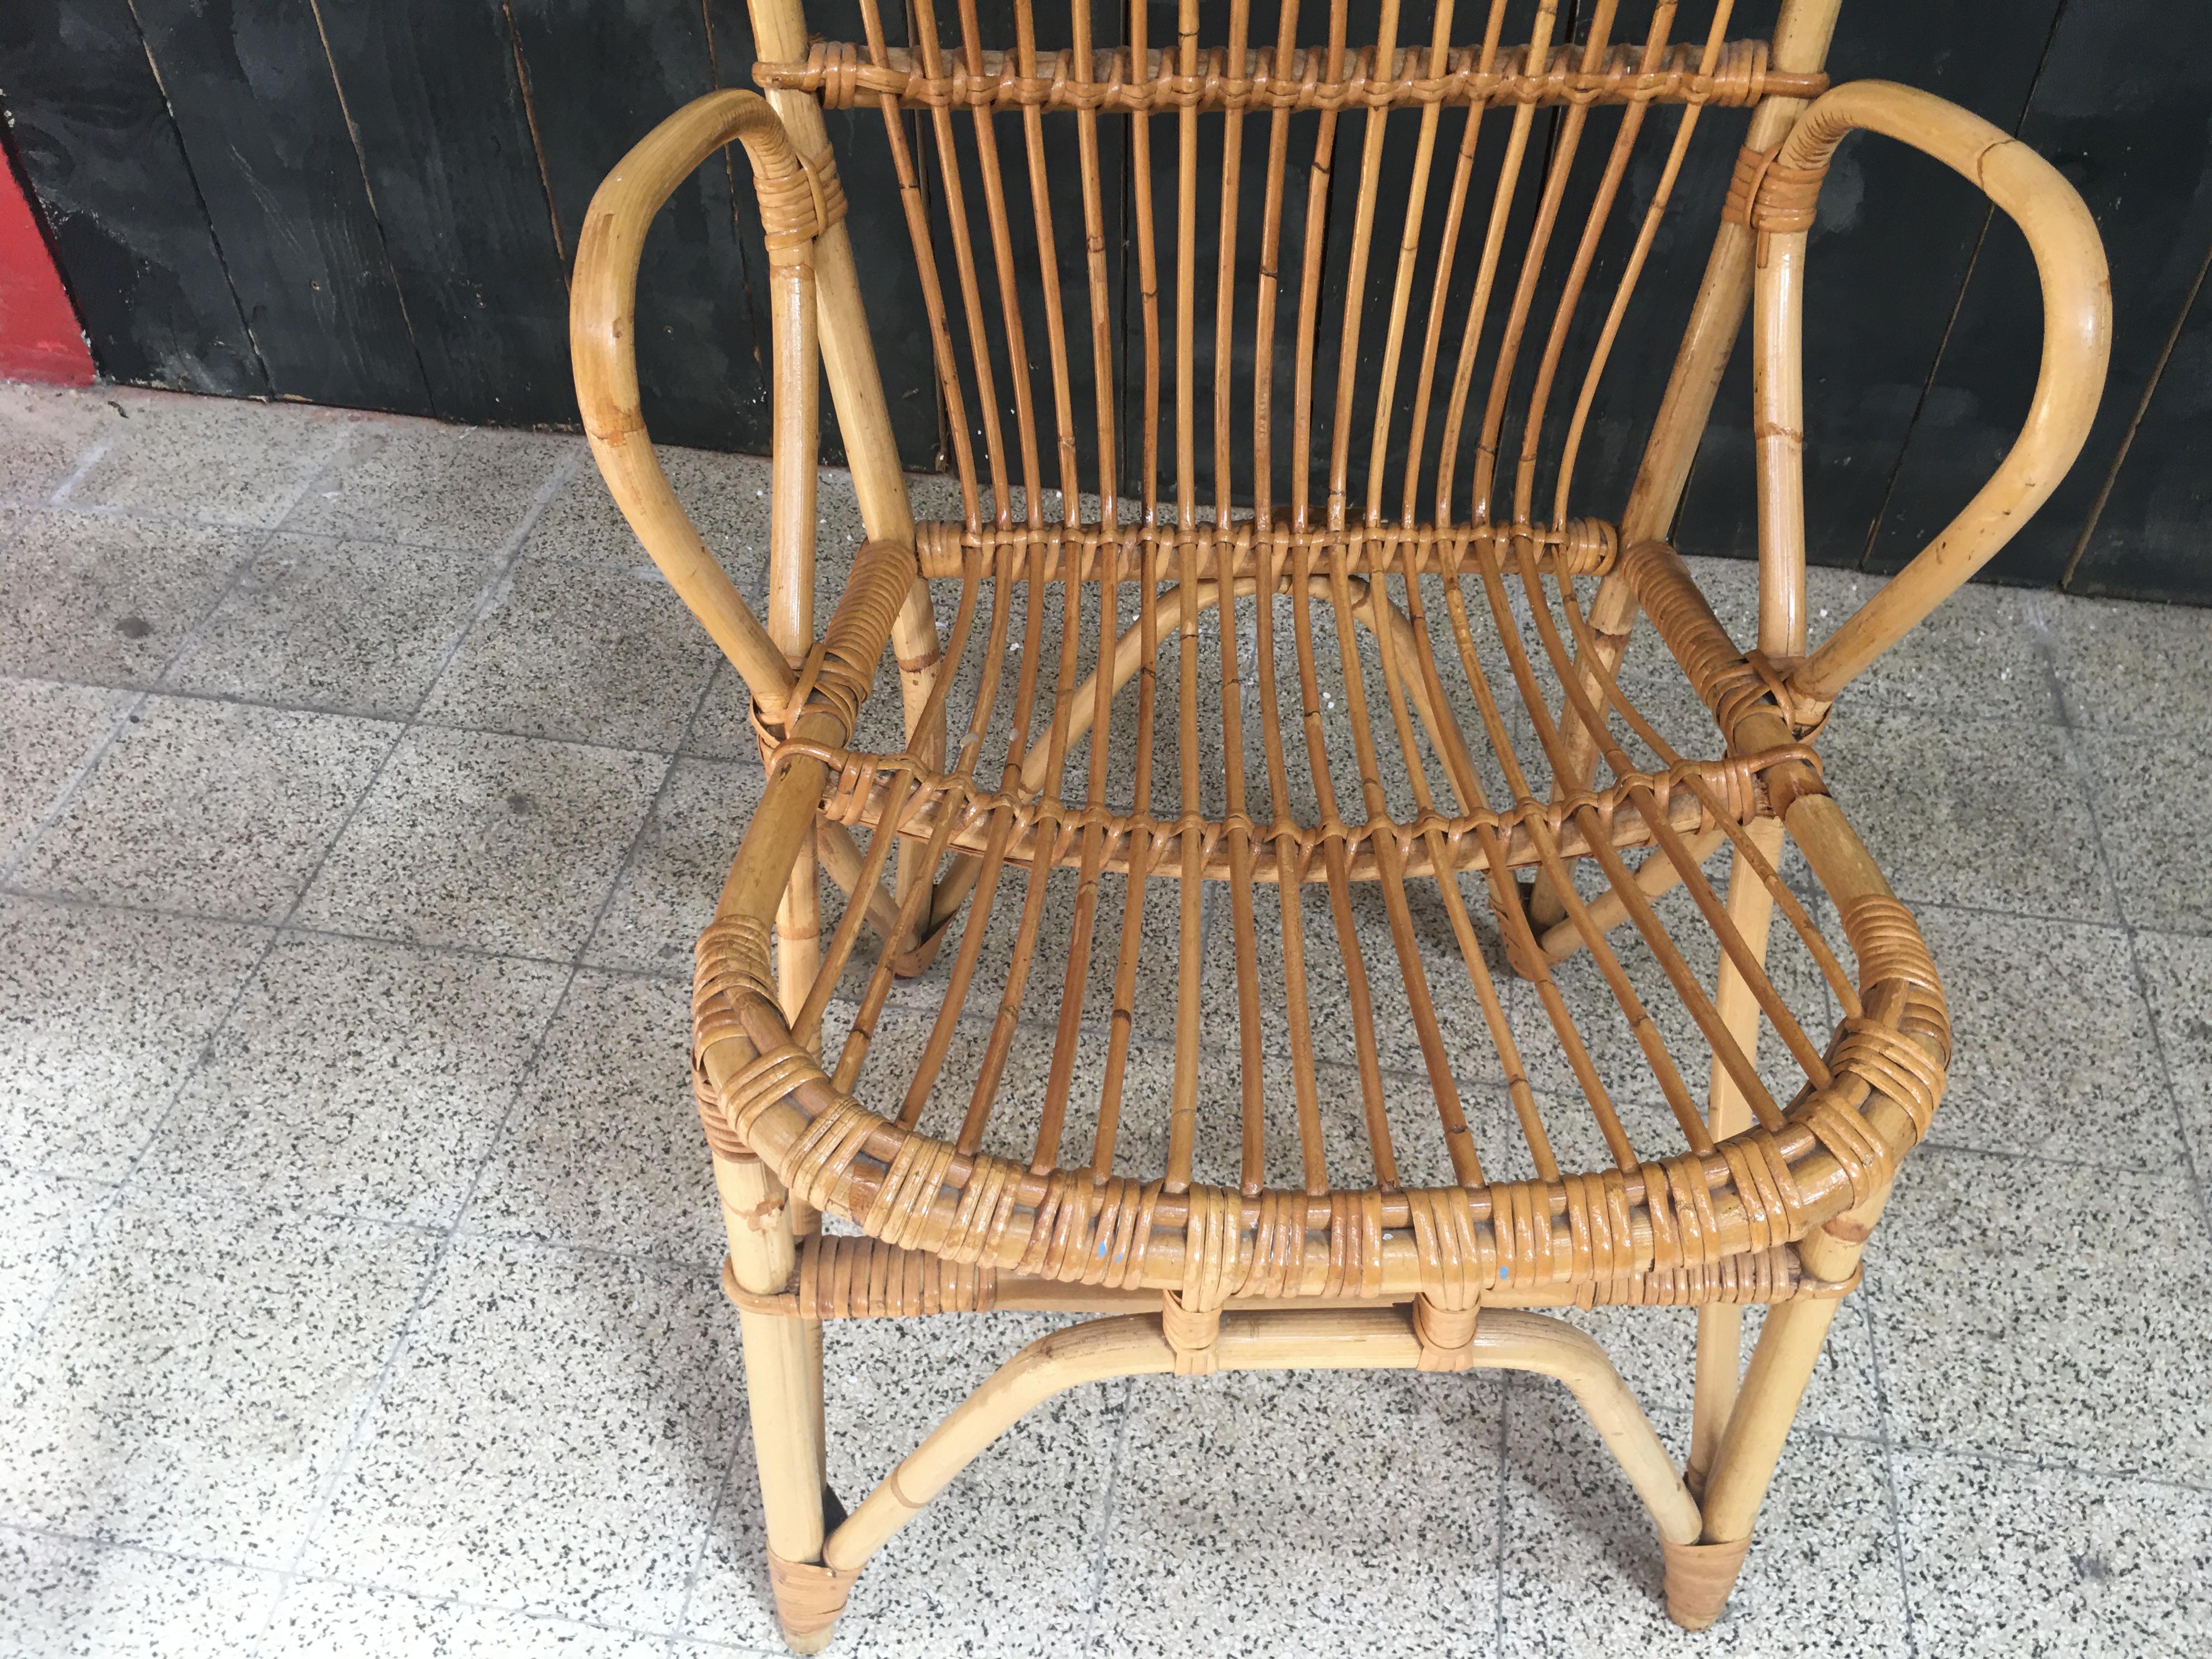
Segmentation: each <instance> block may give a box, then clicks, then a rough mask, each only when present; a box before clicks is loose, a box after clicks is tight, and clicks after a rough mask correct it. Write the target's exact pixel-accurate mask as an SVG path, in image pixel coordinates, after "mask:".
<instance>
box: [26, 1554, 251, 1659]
mask: <svg viewBox="0 0 2212 1659" xmlns="http://www.w3.org/2000/svg"><path fill="white" fill-rule="evenodd" d="M282 1583H283V1581H282V1580H281V1579H280V1578H279V1577H277V1575H276V1574H275V1573H273V1572H258V1571H254V1570H253V1569H252V1568H250V1567H234V1566H226V1565H222V1564H221V1563H218V1562H213V1561H195V1560H191V1559H187V1558H185V1557H183V1556H177V1555H162V1554H158V1553H155V1552H153V1551H150V1550H138V1549H130V1548H127V1547H122V1546H119V1545H114V1544H92V1543H86V1542H83V1541H79V1540H77V1539H73V1538H52V1537H48V1536H46V1535H44V1534H39V1533H32V1532H20V1531H17V1530H15V1528H9V1527H0V1644H4V1646H5V1650H6V1651H7V1652H8V1653H9V1655H11V1656H23V1659H32V1656H46V1655H52V1656H55V1659H59V1656H61V1655H64V1654H96V1655H100V1656H101V1659H108V1656H113V1659H126V1656H128V1659H204V1656H206V1655H210V1654H218V1653H240V1652H244V1651H246V1650H248V1649H249V1648H250V1647H251V1646H252V1643H253V1639H254V1637H255V1635H256V1634H257V1633H258V1632H259V1630H260V1628H261V1625H262V1621H263V1620H265V1619H266V1618H267V1617H268V1616H269V1609H270V1606H271V1605H272V1604H274V1602H275V1601H276V1594H277V1591H278V1589H279V1588H280V1587H281V1585H282Z"/></svg>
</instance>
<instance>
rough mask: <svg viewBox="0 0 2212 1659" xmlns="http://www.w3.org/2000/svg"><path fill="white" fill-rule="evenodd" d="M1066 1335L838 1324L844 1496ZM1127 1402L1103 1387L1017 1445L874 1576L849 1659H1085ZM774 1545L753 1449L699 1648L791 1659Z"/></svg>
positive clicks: (827, 1391) (1036, 1325)
mask: <svg viewBox="0 0 2212 1659" xmlns="http://www.w3.org/2000/svg"><path fill="white" fill-rule="evenodd" d="M956 1323H957V1324H958V1325H959V1326H961V1327H963V1328H960V1329H955V1328H952V1327H953V1326H954V1325H955V1324H956ZM1064 1323H1065V1321H1063V1320H1054V1319H1048V1318H1044V1317H1041V1316H1017V1315H1009V1314H994V1315H989V1316H977V1317H975V1318H972V1319H968V1320H962V1321H958V1322H952V1321H944V1320H933V1321H924V1322H912V1323H902V1322H889V1321H875V1320H867V1321H853V1322H848V1323H843V1324H836V1325H832V1326H830V1327H829V1328H828V1331H827V1332H826V1334H825V1337H824V1344H823V1374H824V1376H825V1379H826V1381H825V1386H824V1395H825V1416H826V1419H827V1421H828V1425H829V1484H830V1486H831V1487H832V1488H833V1489H834V1490H835V1491H836V1492H837V1493H838V1495H839V1496H840V1497H841V1498H843V1499H844V1501H845V1503H846V1505H847V1507H848V1508H850V1507H851V1506H853V1505H854V1504H858V1503H859V1502H860V1500H861V1499H862V1498H865V1497H866V1495H867V1494H868V1492H870V1491H872V1489H873V1487H874V1486H875V1484H876V1482H877V1481H878V1480H880V1479H881V1478H882V1477H883V1476H884V1474H887V1473H888V1472H889V1471H890V1468H892V1467H893V1465H895V1464H896V1462H898V1460H899V1459H900V1458H902V1457H904V1456H905V1455H907V1453H908V1452H909V1451H911V1450H912V1449H914V1447H915V1445H917V1444H918V1443H920V1442H921V1438H922V1437H923V1436H924V1435H926V1434H927V1432H928V1431H930V1430H931V1429H932V1428H933V1427H935V1426H936V1425H937V1424H938V1422H939V1421H940V1420H941V1419H943V1418H944V1416H945V1413H947V1412H949V1411H950V1410H951V1409H952V1407H954V1406H956V1405H957V1404H958V1403H959V1402H960V1401H962V1400H963V1399H964V1398H965V1397H966V1396H967V1395H968V1394H969V1392H970V1391H972V1390H973V1389H975V1387H976V1385H977V1384H979V1383H981V1382H982V1381H983V1380H984V1378H985V1377H987V1376H989V1375H990V1374H991V1372H992V1371H993V1370H994V1369H995V1368H996V1367H997V1366H998V1365H999V1364H1000V1362H1002V1361H1004V1360H1006V1359H1008V1358H1012V1356H1013V1355H1014V1353H1015V1352H1018V1350H1019V1349H1020V1348H1021V1347H1022V1346H1023V1345H1024V1344H1025V1343H1027V1342H1030V1341H1033V1340H1036V1338H1037V1337H1039V1336H1041V1335H1042V1334H1044V1333H1045V1332H1046V1331H1048V1330H1049V1329H1051V1328H1053V1327H1054V1326H1055V1325H1058V1324H1064ZM1122 1399H1123V1394H1122V1385H1121V1384H1120V1383H1093V1384H1090V1385H1087V1386H1085V1387H1083V1388H1079V1389H1072V1390H1070V1391H1069V1392H1067V1393H1066V1394H1063V1395H1057V1396H1055V1397H1054V1399H1052V1400H1050V1401H1047V1402H1046V1403H1044V1404H1043V1405H1042V1406H1039V1407H1037V1408H1036V1410H1034V1411H1032V1412H1031V1413H1030V1414H1029V1415H1028V1416H1027V1417H1024V1419H1021V1420H1020V1421H1019V1422H1018V1423H1017V1424H1016V1425H1014V1426H1013V1427H1012V1428H1011V1429H1010V1430H1008V1431H1006V1434H1005V1435H1003V1436H1002V1437H1000V1439H999V1440H998V1441H997V1442H996V1443H994V1444H993V1445H992V1446H991V1447H990V1449H988V1450H987V1451H986V1452H984V1453H983V1455H981V1456H980V1457H979V1458H977V1459H976V1460H975V1462H973V1463H971V1464H970V1465H969V1467H968V1468H967V1469H966V1470H965V1471H964V1472H963V1474H961V1475H960V1476H959V1478H958V1479H957V1480H954V1481H953V1483H952V1484H951V1486H949V1487H947V1488H946V1489H945V1492H944V1493H943V1494H942V1495H941V1496H940V1497H939V1498H938V1499H937V1500H936V1501H935V1502H934V1503H933V1504H931V1505H930V1506H929V1507H928V1508H927V1510H924V1511H923V1512H922V1514H921V1516H918V1517H917V1518H916V1519H915V1521H914V1522H912V1523H911V1524H909V1525H908V1527H907V1528H905V1529H904V1530H903V1531H902V1532H901V1533H900V1534H898V1535H897V1536H896V1537H895V1538H893V1539H892V1540H891V1541H890V1542H889V1543H888V1544H886V1545H884V1548H883V1550H882V1552H881V1553H879V1554H878V1556H877V1557H876V1558H875V1559H874V1560H873V1561H872V1562H870V1563H869V1565H868V1567H867V1570H866V1571H865V1572H863V1573H862V1574H861V1575H860V1583H859V1584H858V1585H857V1586H856V1587H855V1588H854V1591H853V1598H852V1601H851V1602H850V1603H849V1605H848V1607H847V1608H846V1611H845V1615H844V1618H843V1619H842V1620H841V1621H840V1624H839V1626H838V1650H839V1651H842V1652H846V1653H853V1654H866V1655H869V1656H871V1659H877V1656H881V1659H891V1656H908V1655H911V1656H917V1659H919V1656H923V1655H944V1654H957V1653H972V1654H978V1655H981V1654H991V1655H994V1656H995V1655H1001V1654H1003V1655H1009V1656H1012V1655H1055V1656H1056V1655H1060V1654H1066V1653H1072V1652H1076V1651H1079V1650H1080V1646H1081V1643H1082V1639H1083V1633H1084V1632H1085V1627H1086V1624H1087V1621H1088V1620H1089V1617H1090V1613H1091V1587H1092V1583H1093V1577H1094V1574H1093V1567H1092V1562H1093V1559H1095V1557H1096V1555H1097V1549H1098V1528H1099V1521H1100V1517H1101V1516H1102V1515H1103V1513H1104V1510H1105V1506H1106V1502H1107V1497H1108V1491H1109V1485H1110V1484H1111V1481H1112V1464H1113V1457H1114V1440H1115V1430H1116V1427H1117V1426H1118V1424H1119V1422H1120V1419H1121V1410H1122V1406H1121V1402H1122ZM763 1549H764V1545H763V1538H762V1533H761V1523H760V1488H759V1486H758V1482H757V1476H756V1474H754V1468H753V1457H752V1444H751V1441H750V1437H741V1441H740V1444H739V1447H738V1455H737V1456H736V1458H735V1459H734V1460H733V1462H732V1468H731V1469H730V1476H729V1485H728V1487H727V1489H726V1492H725V1493H724V1495H723V1498H722V1504H721V1507H720V1510H718V1511H717V1512H716V1514H715V1517H714V1524H713V1528H712V1531H711V1534H710V1535H709V1538H708V1546H707V1552H706V1554H705V1557H704V1559H703V1560H702V1565H701V1567H700V1572H699V1582H698V1584H697V1586H696V1589H694V1590H693V1592H692V1596H691V1614H690V1632H689V1633H690V1634H691V1635H694V1636H699V1637H706V1638H712V1639H714V1640H718V1641H726V1642H734V1643H737V1644H741V1645H744V1646H746V1647H754V1648H760V1649H764V1650H771V1651H774V1650H780V1649H781V1645H782V1644H781V1639H780V1638H778V1636H777V1634H776V1632H775V1616H774V1613H772V1612H771V1610H770V1604H769V1590H768V1563H767V1558H766V1556H765V1555H764V1554H763Z"/></svg>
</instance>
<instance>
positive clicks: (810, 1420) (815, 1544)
mask: <svg viewBox="0 0 2212 1659" xmlns="http://www.w3.org/2000/svg"><path fill="white" fill-rule="evenodd" d="M714 1185H715V1187H716V1188H717V1189H718V1190H719V1191H720V1194H721V1200H722V1221H723V1225H724V1226H725V1228H726V1230H727V1231H728V1234H729V1240H730V1273H731V1277H732V1278H733V1279H735V1280H736V1281H737V1284H738V1289H739V1290H740V1291H749V1292H750V1293H751V1294H753V1295H755V1296H761V1297H768V1296H774V1295H775V1294H776V1293H777V1292H779V1291H782V1290H784V1289H785V1288H786V1287H787V1285H789V1284H790V1283H791V1280H792V1275H793V1268H794V1267H795V1266H796V1265H797V1262H798V1241H797V1238H796V1237H795V1236H794V1234H793V1231H792V1205H791V1203H790V1200H789V1199H788V1196H787V1194H786V1193H785V1190H784V1187H783V1183H782V1182H780V1181H778V1180H777V1179H776V1178H775V1174H774V1173H773V1172H772V1171H771V1170H769V1168H768V1166H767V1165H766V1164H763V1163H761V1162H760V1160H759V1159H757V1158H726V1157H724V1156H722V1155H721V1154H720V1153H717V1154H716V1155H715V1158H714ZM738 1331H739V1333H740V1334H741V1335H742V1337H743V1339H744V1353H745V1400H746V1405H747V1407H748V1408H749V1411H750V1415H751V1419H752V1431H753V1461H754V1462H755V1464H756V1466H757V1468H758V1469H759V1472H760V1488H761V1510H762V1514H763V1517H764V1519H765V1521H766V1523H767V1530H768V1563H769V1582H770V1584H771V1585H772V1586H773V1588H774V1589H775V1613H776V1622H777V1623H778V1624H779V1625H781V1626H782V1628H783V1639H784V1641H785V1642H786V1643H787V1644H788V1645H789V1646H790V1648H791V1650H792V1651H793V1652H794V1653H818V1652H820V1651H821V1650H822V1649H823V1648H825V1647H827V1646H828V1645H829V1638H830V1636H831V1634H832V1633H833V1632H835V1631H836V1627H837V1616H838V1614H840V1613H842V1612H843V1611H844V1610H845V1598H846V1596H847V1595H849V1594H850V1593H851V1591H852V1588H853V1580H854V1577H856V1575H855V1574H853V1573H849V1572H839V1571H835V1570H834V1569H832V1568H829V1567H825V1566H823V1565H822V1540H823V1534H824V1532H825V1530H826V1522H827V1519H828V1516H829V1512H830V1510H831V1509H832V1507H833V1505H834V1504H835V1503H836V1499H834V1498H831V1497H830V1496H829V1489H828V1487H827V1486H826V1485H825V1484H824V1482H823V1434H822V1327H821V1324H820V1323H819V1322H817V1321H812V1320H802V1319H794V1318H792V1317H791V1316H788V1315H787V1314H781V1313H774V1312H768V1311H754V1310H750V1309H747V1308H744V1307H743V1306H740V1308H739V1310H738Z"/></svg>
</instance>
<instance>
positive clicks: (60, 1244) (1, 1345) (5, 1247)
mask: <svg viewBox="0 0 2212 1659" xmlns="http://www.w3.org/2000/svg"><path fill="white" fill-rule="evenodd" d="M114 1194H115V1189H114V1188H112V1187H107V1186H103V1185H100V1184H98V1183H95V1182H88V1181H76V1180H71V1179H70V1178H69V1177H68V1176H57V1175H53V1174H52V1173H50V1172H48V1171H46V1170H14V1169H0V1377H3V1376H7V1375H8V1373H9V1371H10V1370H12V1369H13V1368H14V1366H15V1360H16V1358H18V1357H19V1355H20V1354H21V1351H22V1347H23V1344H24V1343H25V1342H26V1341H27V1340H29V1339H30V1337H31V1334H32V1333H33V1330H34V1329H35V1328H37V1325H38V1322H39V1320H40V1317H41V1316H43V1315H44V1314H45V1313H46V1304H47V1303H49V1302H50V1301H52V1298H53V1295H54V1292H55V1291H57V1290H58V1289H59V1288H60V1287H61V1283H62V1280H63V1279H64V1277H65V1276H66V1275H67V1274H68V1273H69V1269H70V1264H71V1263H72V1262H73V1261H76V1256H77V1254H78V1252H79V1251H81V1250H82V1249H83V1248H84V1246H85V1244H86V1243H88V1241H89V1240H90V1239H91V1237H92V1232H93V1228H94V1224H95V1222H96V1221H97V1219H98V1218H99V1215H100V1210H101V1207H102V1206H104V1205H106V1203H107V1202H108V1201H109V1200H111V1199H112V1198H113V1197H114Z"/></svg>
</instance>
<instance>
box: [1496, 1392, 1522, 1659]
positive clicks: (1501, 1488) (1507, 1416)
mask: <svg viewBox="0 0 2212 1659" xmlns="http://www.w3.org/2000/svg"><path fill="white" fill-rule="evenodd" d="M1519 1380H1520V1374H1519V1373H1518V1372H1516V1371H1510V1370H1507V1371H1501V1372H1499V1373H1498V1504H1497V1511H1496V1520H1497V1523H1498V1524H1497V1536H1496V1541H1495V1542H1494V1544H1493V1545H1492V1553H1491V1573H1490V1593H1491V1596H1492V1601H1493V1602H1494V1604H1495V1611H1494V1613H1493V1616H1492V1622H1491V1641H1492V1649H1491V1650H1492V1653H1494V1654H1497V1655H1499V1656H1503V1655H1504V1651H1505V1539H1506V1535H1507V1533H1508V1531H1509V1529H1510V1528H1509V1526H1508V1522H1509V1521H1510V1518H1511V1515H1512V1506H1511V1504H1510V1494H1511V1492H1512V1480H1513V1460H1512V1446H1513V1437H1512V1413H1513V1396H1514V1395H1515V1394H1516V1392H1518V1390H1517V1389H1516V1383H1518V1382H1519Z"/></svg>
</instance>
